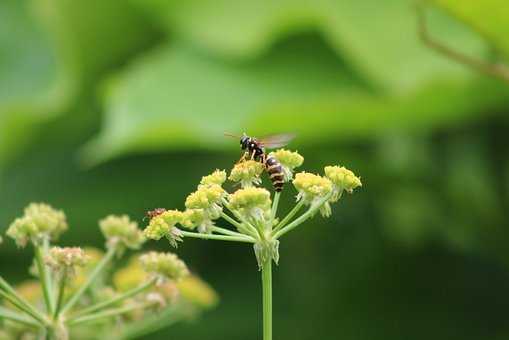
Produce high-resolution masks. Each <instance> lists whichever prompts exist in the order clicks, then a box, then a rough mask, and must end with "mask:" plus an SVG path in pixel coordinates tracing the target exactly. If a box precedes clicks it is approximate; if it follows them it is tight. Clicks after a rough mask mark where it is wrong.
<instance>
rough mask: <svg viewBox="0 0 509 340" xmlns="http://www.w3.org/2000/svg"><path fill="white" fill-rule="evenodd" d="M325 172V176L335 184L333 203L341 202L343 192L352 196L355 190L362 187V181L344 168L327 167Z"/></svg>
mask: <svg viewBox="0 0 509 340" xmlns="http://www.w3.org/2000/svg"><path fill="white" fill-rule="evenodd" d="M324 171H325V176H326V177H327V178H328V179H330V180H331V181H332V183H333V184H334V194H333V196H332V198H331V202H336V201H337V200H339V198H340V197H341V194H342V193H343V190H344V191H346V192H348V193H350V194H351V193H352V192H353V190H354V189H355V188H357V187H361V186H362V183H361V179H360V178H359V177H357V176H355V174H354V173H353V172H352V171H350V170H348V169H347V168H345V167H343V166H342V167H340V166H337V165H335V166H326V167H325V168H324Z"/></svg>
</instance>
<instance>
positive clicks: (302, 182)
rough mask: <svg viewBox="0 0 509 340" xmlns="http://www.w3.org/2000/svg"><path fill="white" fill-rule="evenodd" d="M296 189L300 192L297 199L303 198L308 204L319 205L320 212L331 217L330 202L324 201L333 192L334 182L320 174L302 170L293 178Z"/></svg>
mask: <svg viewBox="0 0 509 340" xmlns="http://www.w3.org/2000/svg"><path fill="white" fill-rule="evenodd" d="M293 185H294V187H295V189H297V191H298V192H299V193H298V194H297V200H298V201H299V200H302V201H303V202H304V204H306V205H311V206H313V205H318V204H322V206H321V207H320V213H321V214H322V216H324V217H329V216H330V214H331V209H330V205H329V203H328V202H322V200H324V199H325V198H326V197H327V196H328V195H329V194H331V193H332V182H331V181H330V180H329V179H327V178H324V177H322V176H319V175H314V174H311V173H309V172H300V173H298V174H297V175H296V176H295V179H294V180H293Z"/></svg>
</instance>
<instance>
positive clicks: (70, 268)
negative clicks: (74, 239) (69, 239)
mask: <svg viewBox="0 0 509 340" xmlns="http://www.w3.org/2000/svg"><path fill="white" fill-rule="evenodd" d="M44 260H45V262H46V264H47V265H48V266H50V267H51V268H53V270H54V271H55V272H62V271H64V270H65V271H67V272H68V273H70V274H74V270H75V268H76V267H83V266H84V265H85V264H86V263H87V261H88V256H86V255H85V252H84V251H83V249H81V248H79V247H64V248H62V247H53V248H51V249H50V252H49V255H48V256H46V258H45V259H44Z"/></svg>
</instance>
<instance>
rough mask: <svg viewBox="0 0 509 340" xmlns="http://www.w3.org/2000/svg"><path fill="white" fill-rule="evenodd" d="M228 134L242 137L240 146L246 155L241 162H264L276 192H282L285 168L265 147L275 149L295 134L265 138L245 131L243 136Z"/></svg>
mask: <svg viewBox="0 0 509 340" xmlns="http://www.w3.org/2000/svg"><path fill="white" fill-rule="evenodd" d="M225 135H226V136H229V137H235V138H240V148H241V149H242V150H244V151H245V152H244V155H243V156H242V157H241V158H240V160H239V162H242V161H244V160H246V159H251V160H255V161H258V162H260V163H262V164H263V166H264V167H265V170H266V171H267V174H268V175H269V178H270V180H271V182H272V185H273V186H274V190H276V192H281V191H282V190H283V185H284V176H283V168H282V167H281V164H280V163H279V161H278V160H277V159H275V158H274V157H271V156H269V155H267V153H266V152H265V148H268V149H274V148H280V147H283V146H285V145H287V144H288V143H289V142H290V141H291V140H292V139H293V138H295V135H294V134H290V133H285V134H279V135H270V136H266V137H263V138H254V137H249V136H248V135H246V134H245V133H244V134H242V136H235V135H231V134H228V133H225Z"/></svg>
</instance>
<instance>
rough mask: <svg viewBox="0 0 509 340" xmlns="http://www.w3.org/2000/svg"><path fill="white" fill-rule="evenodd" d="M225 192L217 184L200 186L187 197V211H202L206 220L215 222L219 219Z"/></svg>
mask: <svg viewBox="0 0 509 340" xmlns="http://www.w3.org/2000/svg"><path fill="white" fill-rule="evenodd" d="M224 197H226V192H225V191H224V189H223V188H221V186H220V185H218V184H209V185H200V186H199V187H198V189H197V190H196V191H195V192H193V193H191V194H190V195H189V196H187V199H186V203H185V205H186V208H187V209H203V211H204V212H205V213H206V214H207V218H209V219H211V220H215V219H217V218H219V216H220V215H221V212H222V210H223V208H222V200H223V198H224Z"/></svg>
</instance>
